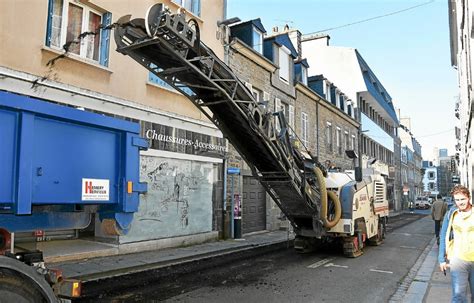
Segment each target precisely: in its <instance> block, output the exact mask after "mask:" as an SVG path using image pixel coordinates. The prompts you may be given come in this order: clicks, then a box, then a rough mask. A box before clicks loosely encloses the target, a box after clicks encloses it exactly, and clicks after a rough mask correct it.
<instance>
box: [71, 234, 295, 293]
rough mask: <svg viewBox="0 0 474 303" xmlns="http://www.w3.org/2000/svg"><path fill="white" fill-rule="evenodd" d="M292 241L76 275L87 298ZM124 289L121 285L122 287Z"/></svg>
mask: <svg viewBox="0 0 474 303" xmlns="http://www.w3.org/2000/svg"><path fill="white" fill-rule="evenodd" d="M292 245H293V240H290V241H288V240H282V241H275V242H270V243H265V244H249V245H245V246H241V247H239V248H227V249H222V250H219V251H215V252H211V253H205V254H202V255H197V256H196V255H195V256H192V257H185V258H182V259H175V260H172V261H164V262H157V263H153V264H146V265H143V266H138V267H137V266H132V267H128V268H121V269H118V270H112V271H107V272H101V273H98V274H91V275H84V276H79V277H75V278H76V279H81V280H83V282H82V298H85V299H87V297H94V296H98V295H100V294H104V293H106V292H108V291H114V290H116V287H117V285H126V288H131V287H137V286H140V285H144V284H147V283H150V282H152V281H153V280H158V279H160V278H163V277H168V276H170V277H172V276H179V275H182V274H187V273H191V272H196V271H200V270H205V269H208V268H213V267H217V266H220V265H222V264H228V263H230V262H232V261H235V260H237V259H239V260H242V259H246V258H251V257H255V256H258V255H263V254H266V253H269V252H272V251H275V250H277V249H286V248H288V247H289V246H292ZM124 289H125V288H122V289H121V290H124Z"/></svg>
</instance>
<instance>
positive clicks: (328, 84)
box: [324, 81, 331, 103]
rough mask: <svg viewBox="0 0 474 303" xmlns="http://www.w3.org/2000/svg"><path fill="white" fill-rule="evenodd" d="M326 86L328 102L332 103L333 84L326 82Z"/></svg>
mask: <svg viewBox="0 0 474 303" xmlns="http://www.w3.org/2000/svg"><path fill="white" fill-rule="evenodd" d="M325 82H326V85H325V86H324V95H325V96H326V100H327V101H328V102H329V103H331V83H329V82H328V81H325Z"/></svg>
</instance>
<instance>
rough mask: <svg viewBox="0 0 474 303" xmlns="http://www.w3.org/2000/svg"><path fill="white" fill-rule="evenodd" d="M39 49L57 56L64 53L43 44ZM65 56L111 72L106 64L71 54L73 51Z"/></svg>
mask: <svg viewBox="0 0 474 303" xmlns="http://www.w3.org/2000/svg"><path fill="white" fill-rule="evenodd" d="M41 50H42V51H45V52H49V53H53V54H56V55H58V56H60V55H64V54H65V53H64V51H62V50H59V49H56V48H52V47H49V46H43V47H42V48H41ZM65 58H67V59H70V60H73V61H77V62H79V63H83V64H87V65H89V66H92V67H95V68H98V69H101V70H103V71H105V72H108V73H113V71H112V70H111V69H110V68H108V67H106V66H103V65H100V64H99V63H98V62H97V61H93V60H90V59H86V58H83V57H80V56H78V55H76V54H73V53H68V54H67V55H66V57H65Z"/></svg>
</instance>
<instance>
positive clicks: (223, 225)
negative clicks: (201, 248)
mask: <svg viewBox="0 0 474 303" xmlns="http://www.w3.org/2000/svg"><path fill="white" fill-rule="evenodd" d="M226 141H227V140H226ZM226 143H227V142H226ZM223 166H224V172H223V175H224V176H223V178H224V179H223V185H222V186H223V189H222V238H224V239H225V213H226V212H225V210H226V204H227V155H225V156H224V164H223Z"/></svg>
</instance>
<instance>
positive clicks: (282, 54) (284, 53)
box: [278, 46, 290, 83]
mask: <svg viewBox="0 0 474 303" xmlns="http://www.w3.org/2000/svg"><path fill="white" fill-rule="evenodd" d="M278 59H279V60H278V65H279V66H280V70H279V73H280V74H279V75H280V80H282V81H283V82H286V83H289V82H290V50H289V49H288V48H286V47H285V46H281V47H280V48H279V49H278Z"/></svg>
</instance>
